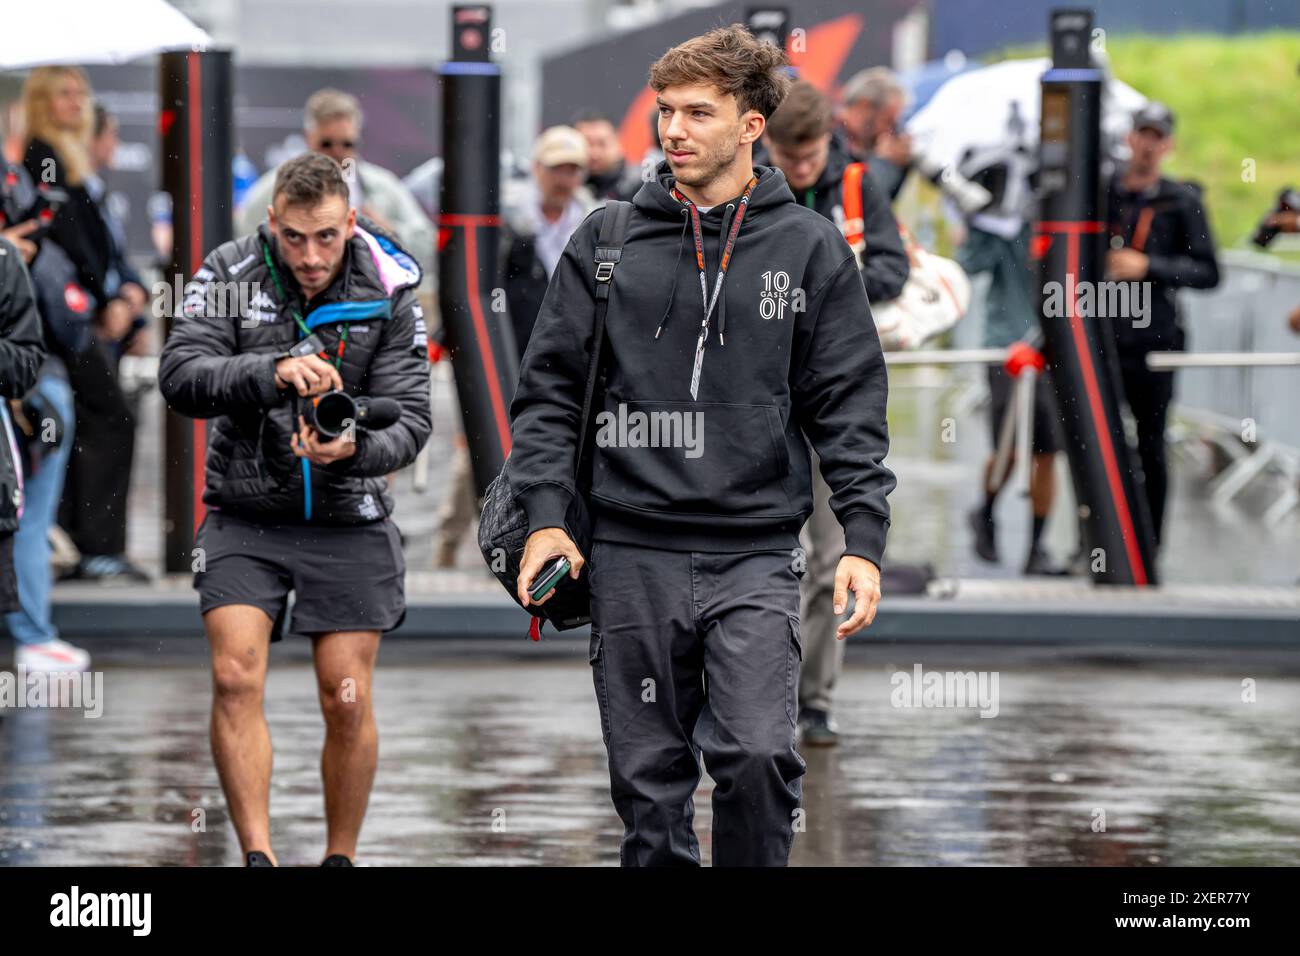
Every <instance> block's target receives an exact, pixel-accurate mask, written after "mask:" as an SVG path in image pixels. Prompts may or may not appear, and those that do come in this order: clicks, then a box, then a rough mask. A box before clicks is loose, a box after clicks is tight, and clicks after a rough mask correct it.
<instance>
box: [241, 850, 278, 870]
mask: <svg viewBox="0 0 1300 956" xmlns="http://www.w3.org/2000/svg"><path fill="white" fill-rule="evenodd" d="M244 866H275V864H274V863H272V862H271V858H270V857H269V856H267V855H266V854H265V853H263V852H262V851H261V850H253V851H252V852H251V853H249V854H248V855H247V856H246V857H244Z"/></svg>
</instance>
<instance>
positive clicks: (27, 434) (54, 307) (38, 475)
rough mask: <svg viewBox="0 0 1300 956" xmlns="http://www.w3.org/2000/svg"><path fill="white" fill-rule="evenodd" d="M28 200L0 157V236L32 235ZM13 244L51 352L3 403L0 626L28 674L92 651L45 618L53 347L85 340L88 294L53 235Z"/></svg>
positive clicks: (16, 171)
mask: <svg viewBox="0 0 1300 956" xmlns="http://www.w3.org/2000/svg"><path fill="white" fill-rule="evenodd" d="M34 200H35V192H34V190H33V189H32V186H31V181H30V180H29V179H28V177H27V173H26V170H24V169H23V168H22V167H20V166H18V167H11V166H10V165H9V164H8V161H7V160H6V159H5V158H4V157H3V156H0V236H4V237H6V238H7V237H8V236H10V235H13V234H19V235H22V236H30V235H32V230H33V229H34V228H35V227H36V226H37V225H38V222H37V220H36V219H35V218H33V217H32V216H31V215H30V210H31V207H32V203H33V202H34ZM10 224H13V225H10ZM6 226H9V228H5V227H6ZM19 243H20V244H21V245H19V246H17V248H19V252H20V254H21V255H22V257H23V258H24V260H26V261H27V262H28V263H29V266H30V274H31V283H32V289H33V292H34V297H35V302H36V309H37V312H38V314H39V315H40V318H41V324H42V326H43V333H44V334H43V338H44V340H45V342H46V343H47V346H48V347H49V348H50V351H49V352H47V354H46V357H45V361H44V363H43V364H42V365H41V368H40V372H39V374H38V376H37V380H36V384H35V386H34V387H33V388H31V389H29V390H28V391H27V392H26V393H25V394H24V395H22V396H21V397H18V398H10V399H9V402H8V412H9V415H10V420H11V425H12V426H13V438H14V447H15V448H16V449H17V451H18V460H19V461H20V462H21V464H22V469H23V513H22V517H21V519H20V520H19V523H18V529H17V531H16V532H15V534H14V537H13V544H12V547H13V565H14V572H15V576H16V581H17V587H18V592H17V593H18V604H17V606H16V607H15V608H14V610H12V611H10V612H8V613H7V614H6V615H5V623H6V625H7V626H8V629H9V633H10V634H11V635H12V636H13V638H14V640H15V642H16V643H17V645H18V646H17V649H16V652H15V654H14V662H15V664H16V665H17V666H19V667H22V668H23V669H25V670H27V671H29V672H35V671H43V672H56V671H82V670H86V669H87V668H88V667H89V666H90V655H89V654H88V653H87V652H86V651H85V650H83V649H82V648H79V647H75V646H73V645H72V644H69V643H68V642H66V641H63V640H60V639H59V635H58V630H57V629H56V628H55V627H54V625H53V622H52V621H51V619H50V587H51V584H52V581H51V574H50V542H49V532H50V529H51V527H52V526H53V525H54V519H55V515H56V514H57V512H58V506H59V498H60V496H61V495H62V494H63V478H64V474H65V473H66V472H67V467H68V453H69V448H70V429H71V428H72V426H73V420H74V411H73V401H72V389H71V388H70V387H69V385H68V382H67V372H66V369H65V368H64V365H63V363H62V362H61V361H60V360H59V358H58V355H57V354H56V352H55V349H56V348H57V344H58V342H59V336H60V333H62V332H66V331H69V330H80V333H81V335H82V336H83V338H86V339H88V338H89V333H88V331H87V327H88V322H89V319H90V296H89V295H88V294H87V293H86V291H85V290H84V289H82V288H81V287H80V285H78V284H77V270H76V267H75V266H74V265H73V264H72V262H71V260H70V259H69V258H68V256H67V254H66V253H65V252H64V251H63V250H62V249H61V248H59V246H58V244H57V243H55V242H54V241H53V240H52V239H50V238H48V237H46V238H45V239H44V240H43V241H42V242H41V244H40V248H39V250H38V249H37V246H36V244H35V243H34V242H32V241H30V239H20V240H19ZM38 253H39V254H38ZM52 326H53V327H52Z"/></svg>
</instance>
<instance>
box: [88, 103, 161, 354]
mask: <svg viewBox="0 0 1300 956" xmlns="http://www.w3.org/2000/svg"><path fill="white" fill-rule="evenodd" d="M94 117H95V120H94V124H93V126H92V133H91V137H90V163H91V171H90V173H89V174H88V175H87V176H86V192H88V193H90V198H91V199H93V200H94V201H95V206H96V208H97V209H98V210H99V215H100V218H102V219H103V220H104V228H105V229H107V230H108V241H109V247H110V253H109V259H108V283H109V285H110V287H115V288H120V289H124V290H127V291H128V292H129V294H130V297H131V301H132V303H134V302H136V301H138V300H139V297H140V294H142V293H143V292H144V280H143V279H141V278H140V274H139V272H137V271H136V270H135V268H134V267H133V266H132V265H131V263H130V262H129V261H128V260H127V257H126V249H127V244H126V228H125V226H124V225H123V223H122V221H121V220H120V219H119V218H118V216H117V213H116V212H115V211H114V210H113V208H112V204H111V203H110V201H109V199H110V195H109V190H108V183H107V182H106V181H105V179H104V174H105V173H107V172H108V171H109V170H111V169H112V168H113V157H114V155H115V154H116V153H117V147H118V145H119V144H120V142H121V140H120V139H119V137H118V123H117V117H116V116H114V115H113V114H112V113H110V112H109V111H108V109H107V108H106V107H104V106H103V105H102V104H100V103H96V104H95V106H94ZM136 290H139V292H137V291H136ZM120 344H121V348H122V351H123V352H124V353H126V354H128V355H143V354H145V353H146V352H147V351H148V347H149V331H148V318H147V314H146V312H145V310H144V309H143V308H141V309H140V310H139V311H138V312H137V313H136V315H135V317H134V318H133V319H132V323H131V331H130V332H129V333H128V334H127V335H126V337H125V338H123V339H122V341H121V343H120Z"/></svg>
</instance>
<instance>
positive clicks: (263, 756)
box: [203, 604, 275, 863]
mask: <svg viewBox="0 0 1300 956" xmlns="http://www.w3.org/2000/svg"><path fill="white" fill-rule="evenodd" d="M273 623H274V622H273V621H272V620H271V618H270V617H268V616H267V614H266V612H264V611H262V610H261V609H259V608H255V607H251V606H249V605H246V604H231V605H227V606H225V607H218V608H213V609H212V610H211V611H209V612H208V613H207V614H205V615H204V616H203V627H204V629H205V630H206V631H207V635H208V643H209V644H210V645H211V647H212V756H213V759H214V760H215V761H216V764H217V776H218V777H220V779H221V789H222V792H224V793H225V795H226V806H227V807H228V808H229V812H230V819H231V822H232V823H233V824H234V826H235V833H236V834H237V835H238V837H239V846H240V848H241V849H242V850H243V852H244V853H250V852H252V851H253V850H260V851H261V852H263V853H265V854H266V855H267V856H269V857H270V858H271V862H273V863H274V862H275V855H274V854H273V853H272V852H271V808H270V795H271V732H270V730H269V729H268V728H267V726H266V714H265V713H264V712H263V710H262V699H263V693H264V691H265V688H266V661H267V651H268V648H269V647H270V644H271V625H272V624H273Z"/></svg>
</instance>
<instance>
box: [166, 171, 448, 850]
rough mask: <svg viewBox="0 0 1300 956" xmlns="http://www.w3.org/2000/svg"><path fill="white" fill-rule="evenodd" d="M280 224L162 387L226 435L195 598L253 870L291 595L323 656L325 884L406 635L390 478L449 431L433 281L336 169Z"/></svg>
mask: <svg viewBox="0 0 1300 956" xmlns="http://www.w3.org/2000/svg"><path fill="white" fill-rule="evenodd" d="M267 220H268V221H267V222H265V223H263V224H262V225H261V226H260V227H259V228H258V231H257V232H256V233H254V234H252V235H248V236H244V237H242V238H239V239H236V240H234V241H233V242H228V243H225V244H224V245H222V246H220V247H219V248H217V249H216V250H215V251H214V252H212V253H210V254H209V255H208V257H207V258H206V259H205V260H204V263H203V268H202V269H200V270H199V271H198V272H197V273H196V274H195V276H194V281H193V282H192V283H191V284H190V285H189V286H187V289H186V299H185V304H184V308H183V310H182V312H183V314H182V315H179V316H177V318H176V321H175V323H174V326H173V329H172V332H171V335H170V337H169V338H168V340H167V343H166V346H165V347H164V349H163V353H162V360H161V365H160V368H159V386H160V388H161V390H162V393H163V396H164V397H165V398H166V400H167V403H168V405H169V406H170V407H171V408H172V409H173V410H175V411H177V412H179V413H181V414H183V415H188V416H191V417H194V418H211V419H215V421H214V422H213V424H212V425H211V426H210V430H209V441H208V450H207V462H206V488H205V490H204V493H203V501H204V503H205V504H206V505H207V508H208V513H207V515H206V517H205V518H204V520H203V523H202V525H201V527H200V528H199V532H198V536H197V539H196V544H197V545H198V548H197V549H196V557H197V561H198V563H197V565H196V574H195V580H194V583H195V587H196V588H197V589H198V591H199V595H200V609H201V611H202V613H203V622H204V628H205V630H206V632H207V636H208V641H209V643H210V644H211V647H212V674H213V715H212V749H213V755H214V757H215V759H216V763H217V769H218V772H219V774H220V777H221V783H222V787H223V789H224V791H225V794H226V799H227V802H228V804H229V807H230V815H231V819H232V820H233V822H234V825H235V829H236V831H237V832H238V834H239V840H240V844H241V846H242V848H243V851H244V853H245V855H246V861H247V863H248V865H250V866H273V865H275V860H274V856H273V855H272V854H271V846H270V820H269V808H268V799H269V788H270V775H271V742H270V736H269V734H268V731H267V725H266V719H265V716H264V714H263V710H262V696H263V689H264V686H265V680H266V667H267V655H268V650H269V645H270V643H271V642H272V641H275V640H278V639H279V636H280V630H281V622H282V621H283V619H284V616H285V609H286V602H287V598H288V593H289V591H290V590H292V591H294V592H295V598H296V601H295V606H294V610H293V620H292V624H291V627H290V630H291V631H292V632H294V633H297V634H305V635H308V636H309V637H311V639H312V644H313V647H312V651H313V657H314V660H315V665H316V675H317V679H318V683H319V696H320V704H321V710H322V712H323V713H324V716H325V726H326V734H325V748H324V752H323V754H322V761H321V771H322V776H323V778H324V786H325V812H326V817H327V823H328V829H329V837H328V847H327V850H326V854H327V856H326V859H325V862H324V863H323V864H322V865H326V866H351V865H352V862H351V861H352V857H353V856H354V854H355V852H356V843H357V836H358V833H359V832H360V829H361V822H362V819H363V818H364V816H365V810H366V803H367V800H368V799H369V793H370V786H371V783H372V781H373V779H374V772H375V761H376V756H377V750H378V735H377V731H376V727H375V721H374V715H373V711H372V704H371V685H372V676H373V668H374V662H375V658H376V656H377V654H378V650H379V640H380V635H381V634H382V633H383V632H384V631H388V630H392V629H393V628H395V627H397V626H398V625H399V624H400V623H401V621H402V619H403V617H404V616H405V597H404V591H403V582H404V577H405V570H406V568H405V562H404V560H403V557H402V549H401V542H400V538H399V535H398V531H397V528H396V526H395V525H394V524H393V522H392V521H391V520H390V515H391V513H392V507H393V502H392V498H391V496H390V495H389V493H388V490H387V485H386V482H385V480H384V476H385V475H387V474H389V473H390V472H392V471H395V470H397V469H399V468H402V467H404V466H406V465H408V464H410V463H411V462H412V461H414V460H415V457H416V454H417V453H418V452H419V450H420V448H421V446H422V445H423V444H424V442H425V441H426V440H427V439H428V437H429V432H430V430H431V428H432V417H431V413H430V408H429V384H428V375H429V373H428V360H427V334H426V330H425V324H424V319H423V314H422V312H421V310H420V307H419V306H418V305H417V304H416V300H415V291H414V290H415V287H416V286H417V285H418V284H419V281H420V269H419V267H418V266H417V265H416V263H415V260H414V259H413V258H412V257H411V256H410V255H409V254H408V253H406V252H405V251H404V250H402V249H401V248H400V247H398V246H397V244H396V243H395V242H394V241H393V240H392V239H390V238H389V237H388V236H386V235H384V234H383V233H382V232H380V231H379V230H378V229H377V228H376V227H374V226H373V224H371V223H369V222H367V221H366V220H364V219H363V220H361V221H360V222H358V221H357V216H356V211H355V210H354V209H352V208H351V207H350V205H349V198H348V184H347V182H346V181H345V179H344V176H343V171H342V169H341V168H340V167H339V165H338V164H337V163H336V162H335V161H334V160H332V159H330V158H329V157H328V156H323V155H320V154H317V153H308V154H304V155H302V156H299V157H297V158H295V159H292V160H290V161H289V162H287V163H285V164H284V165H283V166H281V167H280V170H279V172H278V173H277V175H276V181H275V186H274V191H273V194H272V202H271V206H270V207H269V208H268V210H267ZM232 301H233V302H235V303H236V305H237V308H235V309H234V310H233V312H234V313H235V314H229V313H230V312H231V311H232V310H231V309H230V308H228V307H226V306H228V305H229V303H231V302H232ZM214 305H215V306H219V307H214ZM338 391H343V392H346V393H348V395H349V396H350V397H351V398H352V399H353V400H354V402H355V404H356V406H357V414H356V420H355V421H340V422H336V423H334V424H336V425H339V426H341V427H339V428H337V429H335V428H329V429H324V428H317V427H313V425H312V424H311V422H312V421H317V420H318V419H317V416H318V415H319V416H320V420H323V419H324V417H325V415H324V412H323V408H324V406H322V405H317V404H316V402H317V401H319V400H320V399H321V397H322V396H325V395H327V394H328V393H332V392H338ZM366 397H368V398H369V399H370V408H369V409H368V411H369V412H370V414H371V418H372V420H370V421H369V422H367V419H366V415H365V413H364V411H363V410H365V406H366V402H365V401H363V400H362V399H363V398H366ZM334 402H335V400H334V399H333V398H331V400H330V403H334ZM343 404H344V405H346V404H347V403H346V402H344V403H343ZM379 406H387V408H388V411H387V412H386V413H385V414H384V415H381V414H379ZM394 410H395V413H394ZM344 417H345V418H346V417H347V415H346V414H345V416H344ZM381 418H383V419H385V421H380V420H379V419H381ZM393 419H396V420H395V421H394V420H393ZM386 422H391V423H388V424H386ZM336 430H337V431H338V432H339V434H338V437H335V438H329V437H328V433H332V432H334V431H336Z"/></svg>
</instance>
